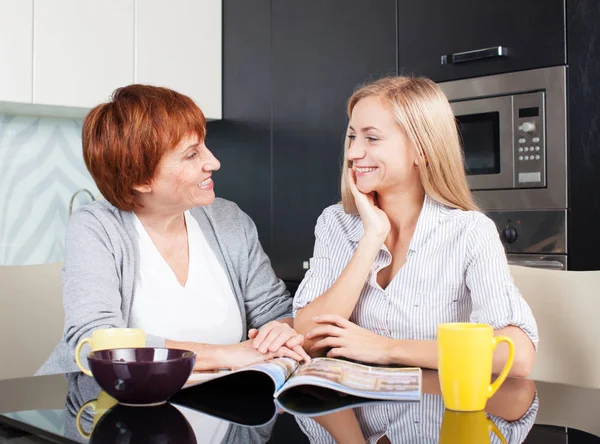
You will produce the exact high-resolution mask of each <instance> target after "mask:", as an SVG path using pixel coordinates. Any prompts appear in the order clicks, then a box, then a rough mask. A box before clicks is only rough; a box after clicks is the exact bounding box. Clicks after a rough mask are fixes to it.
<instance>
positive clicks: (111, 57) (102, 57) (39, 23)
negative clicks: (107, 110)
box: [33, 0, 134, 108]
mask: <svg viewBox="0 0 600 444" xmlns="http://www.w3.org/2000/svg"><path fill="white" fill-rule="evenodd" d="M133 23H134V0H36V2H35V7H34V33H33V47H34V55H33V60H34V62H33V102H34V103H36V104H48V105H61V106H69V107H83V108H89V107H93V106H95V105H97V104H98V103H100V102H102V101H106V100H107V99H108V98H109V97H110V94H111V93H112V92H113V90H114V89H115V88H117V87H119V86H124V85H128V84H130V83H132V82H133V51H134V45H133V38H134V32H133V31H134V27H133Z"/></svg>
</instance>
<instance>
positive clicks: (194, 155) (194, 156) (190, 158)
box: [186, 151, 198, 160]
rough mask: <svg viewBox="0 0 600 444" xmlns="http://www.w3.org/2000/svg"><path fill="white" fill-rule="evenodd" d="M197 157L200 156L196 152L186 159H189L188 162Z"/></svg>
mask: <svg viewBox="0 0 600 444" xmlns="http://www.w3.org/2000/svg"><path fill="white" fill-rule="evenodd" d="M197 155H198V153H197V152H195V151H194V152H193V153H190V154H188V156H187V157H186V159H188V160H192V159H195V158H196V156H197Z"/></svg>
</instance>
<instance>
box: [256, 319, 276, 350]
mask: <svg viewBox="0 0 600 444" xmlns="http://www.w3.org/2000/svg"><path fill="white" fill-rule="evenodd" d="M272 328H273V327H272V326H270V325H268V324H267V325H263V326H262V328H260V329H259V330H258V334H257V335H256V337H255V338H254V341H252V345H253V346H254V348H258V346H259V345H260V344H262V342H263V341H264V340H265V338H266V337H267V335H268V334H269V333H270V332H271V329H272Z"/></svg>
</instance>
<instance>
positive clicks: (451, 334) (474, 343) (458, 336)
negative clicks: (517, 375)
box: [437, 322, 515, 412]
mask: <svg viewBox="0 0 600 444" xmlns="http://www.w3.org/2000/svg"><path fill="white" fill-rule="evenodd" d="M500 342H506V343H507V344H508V348H509V354H508V360H507V362H506V364H505V365H504V369H503V370H502V372H500V374H499V375H498V377H497V378H496V380H495V381H494V382H493V383H492V382H491V380H492V356H493V353H494V350H495V349H496V346H497V345H498V344H499V343H500ZM437 343H438V374H439V378H440V386H441V389H442V396H443V398H444V404H445V405H446V408H447V409H450V410H455V411H460V412H474V411H478V410H483V409H484V408H485V405H486V403H487V400H488V399H489V398H491V397H492V396H493V395H494V393H496V390H498V389H499V388H500V386H501V385H502V383H503V382H504V380H505V379H506V377H507V376H508V372H509V371H510V369H511V367H512V364H513V360H514V357H515V346H514V344H513V342H512V340H511V339H510V338H509V337H507V336H496V337H494V329H493V327H492V326H491V325H487V324H470V323H462V322H458V323H450V324H440V325H438V329H437Z"/></svg>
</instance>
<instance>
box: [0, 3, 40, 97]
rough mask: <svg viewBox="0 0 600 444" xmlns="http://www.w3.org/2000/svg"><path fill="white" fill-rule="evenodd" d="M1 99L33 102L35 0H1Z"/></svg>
mask: <svg viewBox="0 0 600 444" xmlns="http://www.w3.org/2000/svg"><path fill="white" fill-rule="evenodd" d="M0 11H2V13H1V14H0V100H6V101H11V102H23V103H31V74H32V60H31V51H32V44H33V43H32V35H33V34H32V20H31V17H32V14H33V0H0Z"/></svg>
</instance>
